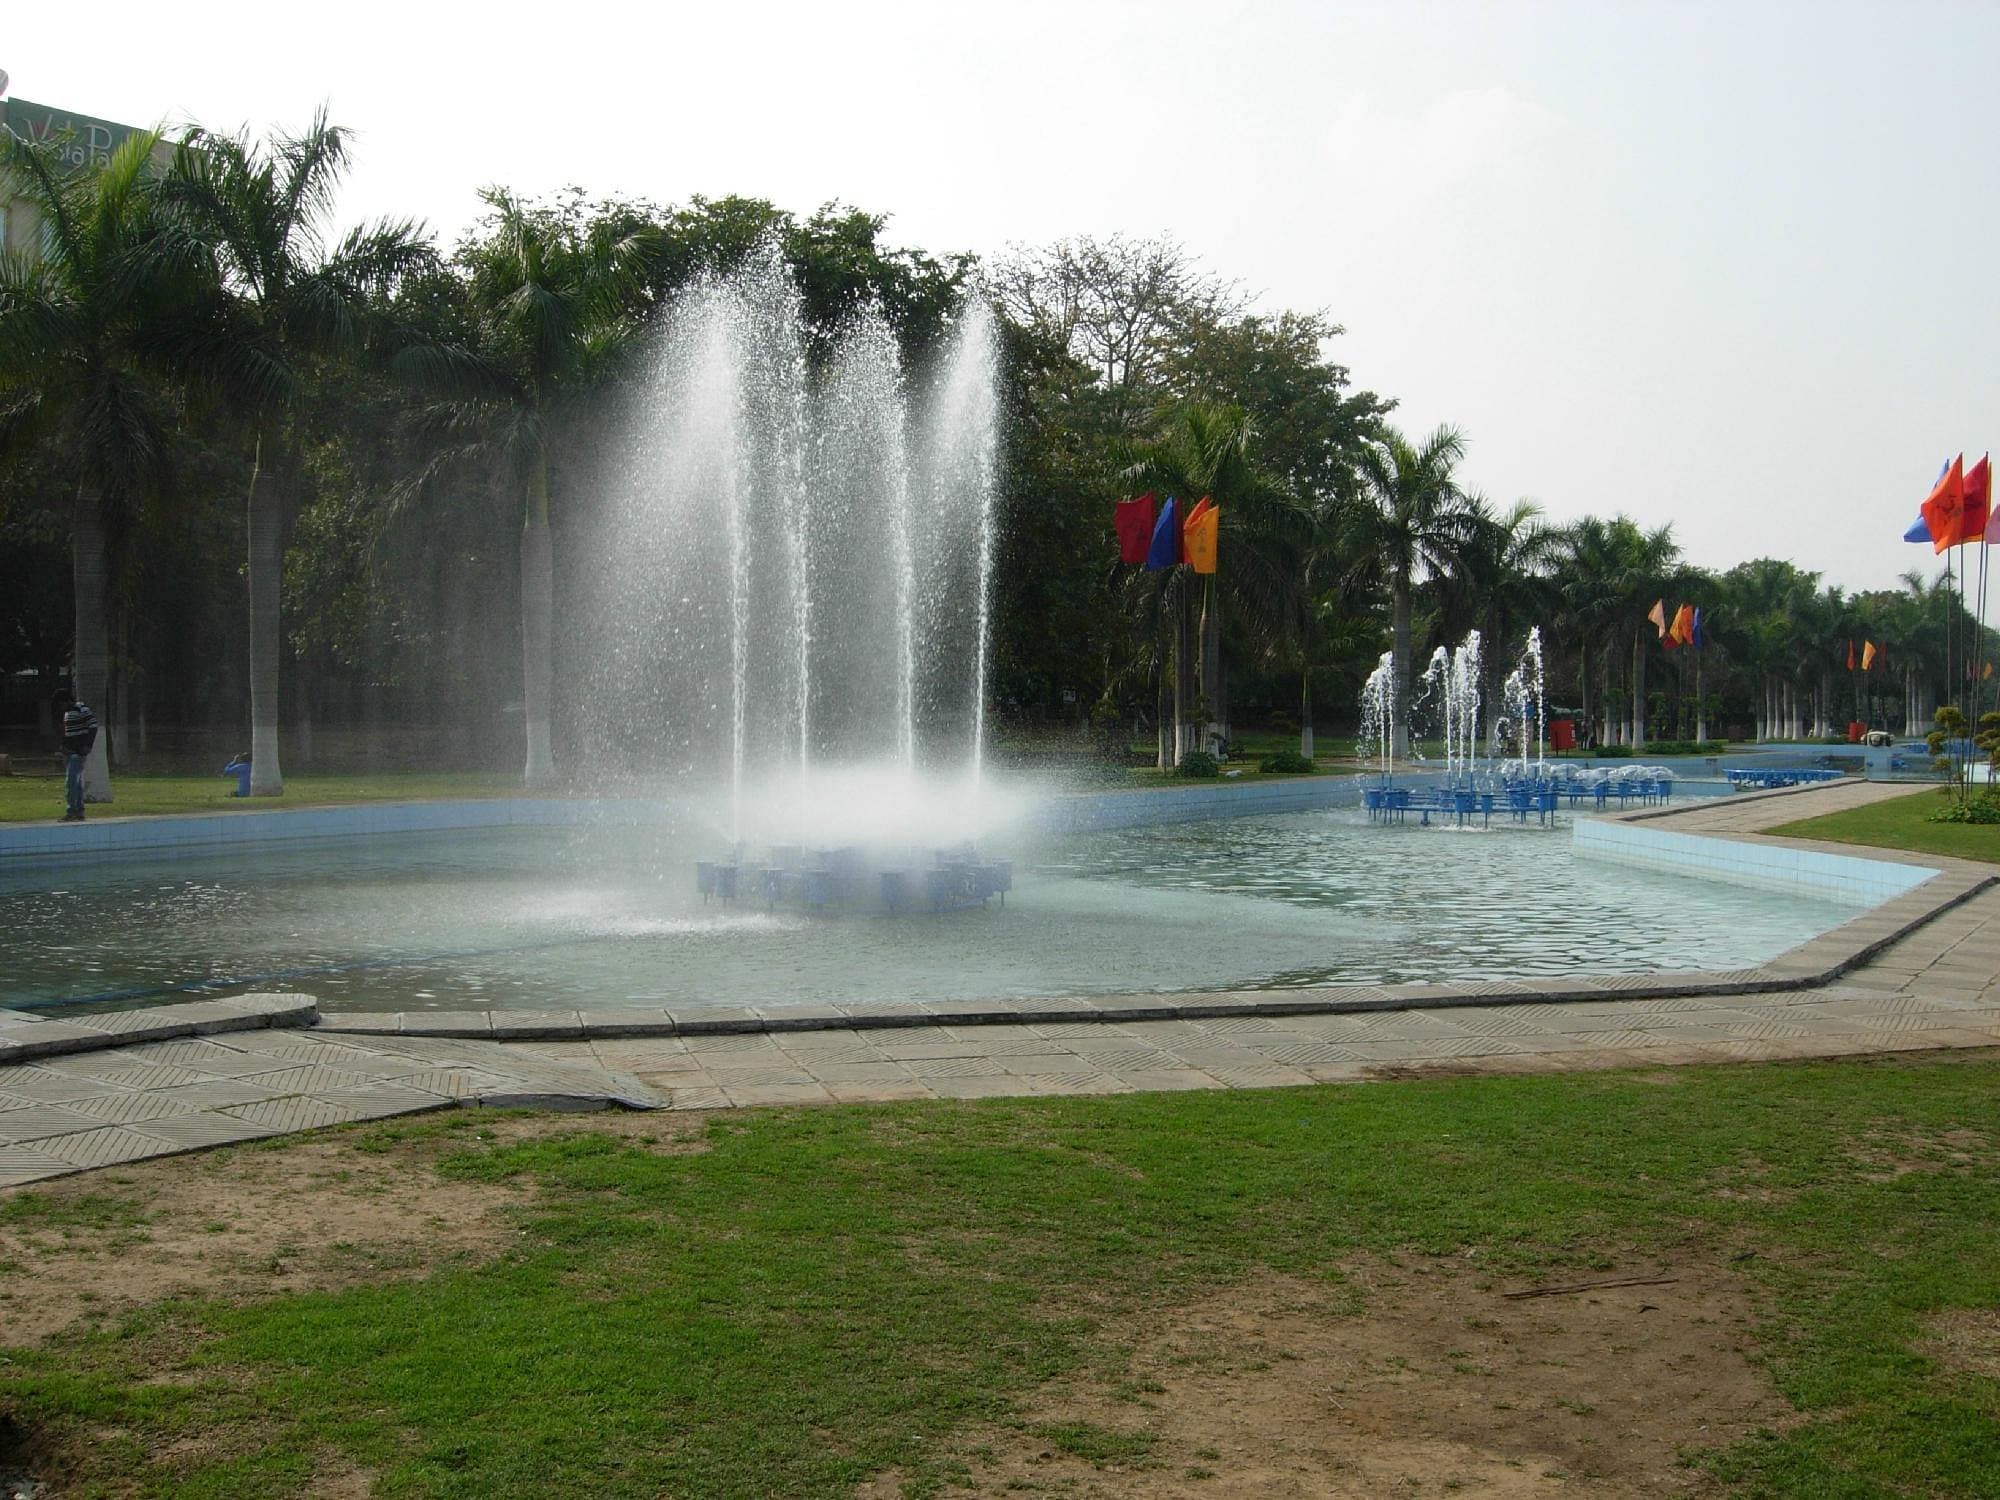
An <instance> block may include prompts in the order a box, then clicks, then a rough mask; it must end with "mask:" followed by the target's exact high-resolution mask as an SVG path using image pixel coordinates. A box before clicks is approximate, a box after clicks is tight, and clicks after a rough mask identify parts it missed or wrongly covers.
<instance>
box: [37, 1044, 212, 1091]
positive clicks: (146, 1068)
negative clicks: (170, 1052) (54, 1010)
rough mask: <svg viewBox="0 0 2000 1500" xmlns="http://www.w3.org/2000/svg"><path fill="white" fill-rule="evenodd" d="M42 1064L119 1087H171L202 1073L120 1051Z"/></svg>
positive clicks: (189, 1081) (198, 1076) (51, 1070)
mask: <svg viewBox="0 0 2000 1500" xmlns="http://www.w3.org/2000/svg"><path fill="white" fill-rule="evenodd" d="M42 1066H43V1067H45V1068H47V1069H48V1070H49V1071H50V1072H52V1073H62V1074H64V1075H66V1076H68V1077H70V1078H79V1079H87V1080H92V1081H94V1082H96V1083H99V1084H107V1083H108V1084H115V1085H116V1086H117V1087H119V1088H122V1089H159V1088H171V1087H173V1086H174V1085H175V1084H180V1083H199V1082H200V1081H201V1077H202V1075H201V1074H200V1073H198V1072H196V1071H195V1070H194V1069H193V1068H183V1067H179V1066H177V1065H175V1064H172V1063H154V1062H147V1061H145V1060H144V1059H141V1058H135V1057H132V1056H130V1055H129V1054H127V1053H123V1052H104V1053H99V1054H97V1055H96V1056H89V1055H86V1056H83V1057H58V1058H53V1059H51V1060H50V1061H48V1062H46V1063H44V1064H43V1065H42Z"/></svg>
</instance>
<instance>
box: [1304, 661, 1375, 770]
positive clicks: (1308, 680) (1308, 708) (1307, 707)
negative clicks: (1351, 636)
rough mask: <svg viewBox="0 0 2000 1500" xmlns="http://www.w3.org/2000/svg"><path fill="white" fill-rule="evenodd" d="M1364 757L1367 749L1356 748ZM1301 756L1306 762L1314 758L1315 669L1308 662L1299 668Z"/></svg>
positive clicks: (1357, 746) (1358, 746)
mask: <svg viewBox="0 0 2000 1500" xmlns="http://www.w3.org/2000/svg"><path fill="white" fill-rule="evenodd" d="M1355 749H1356V750H1359V751H1360V752H1361V753H1362V754H1363V755H1364V756H1365V755H1366V754H1367V753H1368V752H1367V750H1366V748H1365V747H1363V746H1360V745H1356V746H1355ZM1299 754H1300V755H1301V756H1302V757H1303V758H1304V759H1306V760H1311V759H1312V758H1313V669H1312V663H1311V662H1307V663H1306V664H1305V665H1304V666H1302V667H1301V668H1299Z"/></svg>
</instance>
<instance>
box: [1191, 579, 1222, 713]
mask: <svg viewBox="0 0 2000 1500" xmlns="http://www.w3.org/2000/svg"><path fill="white" fill-rule="evenodd" d="M1190 576H1192V575H1190ZM1201 701H1202V704H1203V706H1204V708H1205V710H1206V712H1207V719H1208V722H1207V724H1206V726H1204V729H1205V732H1204V736H1203V737H1204V739H1206V738H1208V737H1209V736H1211V735H1212V736H1213V738H1214V739H1215V740H1216V741H1217V742H1220V741H1224V740H1227V739H1228V738H1229V704H1228V702H1227V699H1226V697H1225V695H1224V690H1223V684H1222V601H1221V600H1220V599H1218V598H1217V597H1216V593H1215V580H1214V579H1212V578H1211V579H1209V580H1207V581H1206V582H1205V583H1203V584H1202V589H1201Z"/></svg>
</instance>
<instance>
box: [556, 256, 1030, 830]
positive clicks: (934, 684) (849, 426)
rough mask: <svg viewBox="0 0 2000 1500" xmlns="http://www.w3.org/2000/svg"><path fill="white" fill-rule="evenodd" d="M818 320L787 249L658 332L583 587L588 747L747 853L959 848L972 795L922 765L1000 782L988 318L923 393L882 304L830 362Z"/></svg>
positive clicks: (853, 324) (953, 342) (584, 739)
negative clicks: (669, 792)
mask: <svg viewBox="0 0 2000 1500" xmlns="http://www.w3.org/2000/svg"><path fill="white" fill-rule="evenodd" d="M803 330H804V322H803V319H802V315H801V310H800V300H799V294H798V291H797V289H796V287H795V286H794V284H793V282H792V280H791V277H790V275H789V273H788V272H787V270H786V269H785V267H784V265H783V263H782V262H781V261H780V260H779V259H778V257H777V256H776V254H775V253H771V252H767V253H765V254H763V255H761V256H759V257H756V258H755V259H754V260H753V262H752V264H751V265H750V266H749V267H748V268H746V269H745V270H743V271H740V272H738V273H736V274H733V275H731V276H729V277H726V278H725V277H716V278H710V279H707V280H704V281H702V282H701V283H699V284H697V285H696V286H694V287H692V288H690V289H689V290H688V292H686V293H685V294H684V295H683V296H682V298H681V299H680V301H679V302H678V303H677V304H676V306H675V307H674V308H673V309H671V311H670V312H669V314H668V315H667V316H666V317H665V318H664V319H663V329H662V333H661V336H660V340H659V345H658V353H657V357H656V363H655V366H654V375H653V378H652V380H651V382H650V383H649V385H648V386H647V388H646V389H645V391H644V393H643V396H642V397H641V399H640V401H639V403H638V410H637V412H636V414H635V420H634V421H633V423H632V428H631V432H632V435H631V438H630V440H629V444H628V448H627V455H626V463H625V467H624V470H623V474H622V477H621V479H620V481H619V482H617V483H615V484H614V485H613V487H612V493H611V495H610V496H609V497H608V501H607V505H606V508H605V515H604V523H603V524H604V529H603V531H602V533H601V534H600V535H599V537H598V538H597V541H598V546H597V548H596V550H595V552H594V553H593V554H591V568H592V571H591V572H590V574H589V575H588V583H587V585H586V586H585V587H583V588H581V589H579V590H577V597H578V601H579V608H580V612H581V614H582V616H583V618H584V620H585V622H586V623H585V628H586V629H587V630H588V631H589V632H590V634H588V635H586V636H585V637H584V639H586V640H589V641H590V642H591V644H592V648H593V649H591V650H590V651H589V652H588V653H584V654H582V655H581V656H580V658H579V660H580V663H581V667H582V683H583V688H584V692H583V694H582V702H581V705H580V712H579V715H578V736H577V738H578V749H579V752H580V753H581V754H582V755H584V756H585V758H586V763H587V765H588V767H589V770H590V774H591V775H592V776H593V777H595V778H597V779H598V780H599V781H600V782H603V781H604V779H605V778H606V777H607V776H623V777H624V778H626V779H627V780H638V781H642V782H651V781H656V780H657V779H658V778H661V777H667V778H672V779H674V780H677V781H682V782H685V783H686V784H687V786H688V789H689V790H690V792H692V793H693V801H692V804H691V805H692V806H693V807H694V809H695V810H696V812H697V815H698V816H700V817H702V818H703V820H704V821H705V822H706V823H707V824H708V825H709V826H710V827H711V828H712V829H713V830H714V832H715V834H716V835H717V836H718V837H720V836H724V835H726V837H727V839H728V840H729V842H731V843H739V842H742V841H745V840H749V839H756V838H761V839H765V840H774V841H779V842H789V843H794V844H796V843H800V842H805V843H811V842H812V841H813V840H815V839H819V838H821V837H822V835H824V836H827V837H833V836H838V837H840V838H842V839H851V838H853V837H855V836H856V830H857V829H859V828H868V827H872V828H874V829H875V830H876V832H877V833H879V834H881V835H882V836H884V837H887V836H890V835H891V834H894V835H896V836H905V835H906V836H907V837H908V838H909V839H911V840H912V841H915V840H918V839H926V840H928V839H932V838H937V839H939V840H943V839H945V838H946V837H947V832H948V833H949V837H950V838H953V839H963V838H966V837H969V836H971V834H972V833H973V832H974V831H975V830H974V829H973V828H972V827H971V826H970V824H971V823H972V822H973V821H975V820H973V819H972V818H971V817H970V815H969V813H968V810H967V808H966V806H965V805H964V804H965V799H964V798H963V796H962V793H961V794H960V796H959V798H958V801H957V802H956V803H954V802H953V800H952V799H940V798H938V797H936V796H933V795H931V793H930V792H929V790H928V789H926V788H924V787H922V786H920V785H919V784H918V777H919V774H920V772H921V771H922V770H923V769H924V768H926V767H937V768H940V769H945V768H951V767H966V768H969V769H970V771H971V773H972V774H973V776H974V777H975V778H977V777H978V776H979V775H980V774H981V772H982V770H983V741H984V733H985V714H986V702H985V700H986V693H987V685H988V673H989V668H988V658H989V655H990V650H991V644H990V643H991V635H992V618H991V616H992V589H991V572H992V566H993V554H994V547H995V540H996V538H995V527H996V517H995V514H994V495H995V472H994V470H995V464H996V458H997V453H998V405H997V400H996V397H995V392H994V374H993V371H994V343H993V332H992V326H991V320H990V318H989V316H988V314H987V313H986V311H985V309H984V308H983V307H980V306H977V305H974V306H969V307H967V308H966V309H965V310H964V311H962V312H961V313H960V314H959V315H958V317H957V319H956V325H955V327H954V328H953V329H952V331H951V333H950V335H949V337H948V338H947V339H946V340H944V341H943V343H942V346H941V348H940V351H939V353H938V355H937V357H936V359H935V362H934V363H930V364H927V366H926V367H925V369H923V370H921V371H919V373H918V375H917V377H916V378H914V379H913V378H911V377H910V376H909V375H907V374H906V372H905V370H904V367H903V356H902V349H901V345H900V341H899V340H898V338H897V337H896V335H895V333H894V331H893V330H892V329H891V328H890V327H889V325H888V323H887V321H886V319H885V317H884V316H883V314H882V312H881V311H880V309H879V308H876V307H874V306H873V305H864V306H863V307H861V308H860V309H858V310H857V311H856V312H855V313H854V314H853V315H852V316H851V317H850V318H849V319H848V321H847V322H846V323H845V325H843V326H842V327H841V328H839V329H837V330H836V331H835V332H834V333H833V335H832V337H831V338H830V339H829V340H828V341H827V343H826V346H825V352H824V355H823V357H817V356H816V357H814V358H812V359H810V360H809V359H808V356H807V350H808V345H807V340H806V338H805V335H804V331H803ZM718 783H720V784H719V785H718ZM973 800H974V801H975V802H976V800H977V799H976V798H975V799H973ZM836 830H837V835H836Z"/></svg>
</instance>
